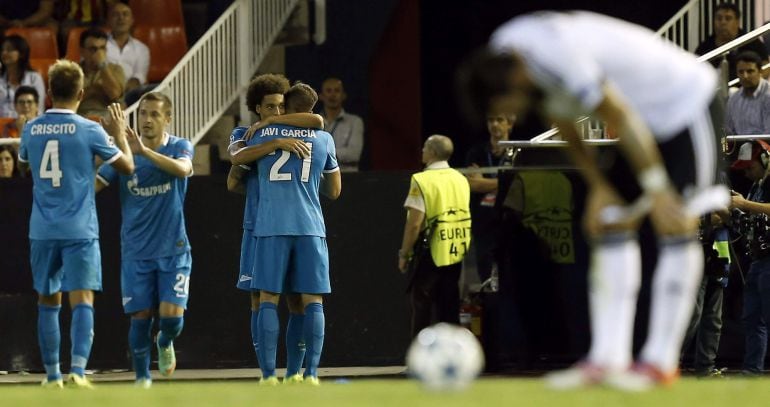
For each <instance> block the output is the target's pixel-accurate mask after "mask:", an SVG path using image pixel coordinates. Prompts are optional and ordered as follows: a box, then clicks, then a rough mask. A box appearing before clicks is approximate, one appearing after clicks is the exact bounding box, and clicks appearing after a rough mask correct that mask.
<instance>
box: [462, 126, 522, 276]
mask: <svg viewBox="0 0 770 407" xmlns="http://www.w3.org/2000/svg"><path fill="white" fill-rule="evenodd" d="M515 120H516V118H515V117H514V116H507V115H505V114H502V113H495V112H489V113H487V131H488V132H489V140H488V141H485V142H484V143H481V144H477V145H475V146H473V147H472V148H471V149H470V150H469V151H468V154H467V156H466V160H465V163H466V165H467V166H468V167H471V168H480V167H498V166H503V165H510V164H511V158H512V155H510V154H509V152H511V151H510V150H509V149H506V148H505V147H501V146H499V145H498V142H500V141H503V140H508V138H509V136H510V134H511V130H513V123H514V121H515ZM467 177H468V183H469V184H470V187H471V193H472V194H471V217H472V218H473V224H472V225H471V233H472V235H473V243H472V245H473V247H475V248H476V267H477V269H476V271H477V273H478V275H479V279H481V281H482V282H483V281H486V280H487V279H488V278H489V277H490V275H491V274H492V267H493V263H494V260H495V258H494V251H495V249H496V248H497V235H496V233H495V231H496V230H497V225H498V224H499V220H498V218H497V216H496V212H495V200H496V199H497V173H496V172H495V173H492V174H484V175H482V174H479V173H471V174H468V175H467Z"/></svg>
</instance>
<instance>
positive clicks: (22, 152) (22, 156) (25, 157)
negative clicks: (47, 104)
mask: <svg viewBox="0 0 770 407" xmlns="http://www.w3.org/2000/svg"><path fill="white" fill-rule="evenodd" d="M27 140H29V136H27V126H24V131H23V132H22V133H21V144H20V145H19V161H21V162H27V161H29V154H28V153H27Z"/></svg>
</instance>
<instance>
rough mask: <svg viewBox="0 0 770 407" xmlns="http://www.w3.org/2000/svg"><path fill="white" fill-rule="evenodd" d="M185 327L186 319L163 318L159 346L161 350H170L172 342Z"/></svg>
mask: <svg viewBox="0 0 770 407" xmlns="http://www.w3.org/2000/svg"><path fill="white" fill-rule="evenodd" d="M183 326H184V317H161V319H160V334H159V335H158V346H160V347H161V348H168V347H169V346H170V345H171V342H173V341H174V339H176V337H177V336H179V334H180V333H182V327H183Z"/></svg>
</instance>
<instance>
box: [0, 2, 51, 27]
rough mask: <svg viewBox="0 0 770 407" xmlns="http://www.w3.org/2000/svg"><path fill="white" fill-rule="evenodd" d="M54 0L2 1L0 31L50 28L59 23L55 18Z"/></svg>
mask: <svg viewBox="0 0 770 407" xmlns="http://www.w3.org/2000/svg"><path fill="white" fill-rule="evenodd" d="M53 9H54V0H0V10H2V12H1V13H0V31H5V30H6V29H7V28H10V27H50V28H52V29H53V30H54V31H56V29H57V28H58V26H59V23H57V22H56V20H55V19H54V18H53Z"/></svg>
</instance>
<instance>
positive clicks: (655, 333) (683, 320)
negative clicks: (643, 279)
mask: <svg viewBox="0 0 770 407" xmlns="http://www.w3.org/2000/svg"><path fill="white" fill-rule="evenodd" d="M702 276H703V249H702V248H701V245H700V242H698V241H697V240H692V239H689V238H687V239H686V240H685V238H682V240H679V241H677V242H669V243H666V242H664V243H663V244H661V245H660V249H659V254H658V266H657V267H656V269H655V275H654V276H653V280H652V298H651V307H650V325H649V332H648V333H647V342H646V343H645V344H644V348H643V349H642V353H641V358H640V359H641V360H642V361H644V362H646V363H650V364H652V365H654V366H655V367H657V368H659V369H660V370H662V371H663V372H670V371H673V370H674V369H676V367H677V365H678V363H679V352H680V349H681V347H682V341H683V340H684V334H685V330H686V329H687V325H688V324H689V323H690V318H691V317H692V312H693V309H694V308H695V296H696V290H697V287H698V284H699V283H700V281H701V278H702Z"/></svg>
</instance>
